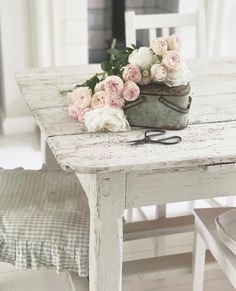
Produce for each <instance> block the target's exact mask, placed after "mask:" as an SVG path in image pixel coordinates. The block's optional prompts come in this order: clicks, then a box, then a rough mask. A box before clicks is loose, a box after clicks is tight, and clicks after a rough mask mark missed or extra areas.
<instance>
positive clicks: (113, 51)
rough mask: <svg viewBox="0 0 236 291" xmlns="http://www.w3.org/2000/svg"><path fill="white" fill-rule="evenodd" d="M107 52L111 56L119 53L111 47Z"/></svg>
mask: <svg viewBox="0 0 236 291" xmlns="http://www.w3.org/2000/svg"><path fill="white" fill-rule="evenodd" d="M107 52H108V53H109V54H110V55H112V56H116V55H117V54H119V52H120V50H118V49H115V48H111V49H109V50H108V51H107Z"/></svg>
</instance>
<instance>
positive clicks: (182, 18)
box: [125, 0, 206, 245]
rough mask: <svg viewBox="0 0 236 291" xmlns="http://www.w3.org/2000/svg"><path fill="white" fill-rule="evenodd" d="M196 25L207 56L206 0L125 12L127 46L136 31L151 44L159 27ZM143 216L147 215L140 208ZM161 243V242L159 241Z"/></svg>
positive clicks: (162, 212) (165, 31)
mask: <svg viewBox="0 0 236 291" xmlns="http://www.w3.org/2000/svg"><path fill="white" fill-rule="evenodd" d="M185 26H194V27H195V28H196V37H197V39H196V53H197V56H198V57H202V56H205V51H206V48H205V43H206V27H205V0H199V7H198V9H197V11H196V13H188V14H180V13H167V14H145V15H136V14H135V12H134V11H127V12H126V13H125V36H126V46H130V45H131V44H136V31H137V30H144V29H145V30H148V32H149V44H150V45H151V43H152V41H153V40H154V39H155V38H156V37H157V29H161V33H162V36H163V37H168V36H169V35H170V29H171V28H172V29H173V28H174V29H176V30H178V28H180V27H185ZM138 210H139V213H140V214H141V216H142V217H143V218H145V215H144V213H143V211H142V210H141V209H138ZM165 216H166V205H158V206H157V208H156V218H160V217H165ZM127 220H128V221H132V220H133V210H132V209H128V211H127ZM159 244H160V242H159ZM161 244H162V245H163V243H161Z"/></svg>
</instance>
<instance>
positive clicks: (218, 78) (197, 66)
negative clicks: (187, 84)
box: [16, 57, 236, 109]
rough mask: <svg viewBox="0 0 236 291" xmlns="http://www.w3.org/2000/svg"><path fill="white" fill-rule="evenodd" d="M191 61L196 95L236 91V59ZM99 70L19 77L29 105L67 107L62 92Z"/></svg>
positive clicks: (95, 67) (60, 69) (32, 73)
mask: <svg viewBox="0 0 236 291" xmlns="http://www.w3.org/2000/svg"><path fill="white" fill-rule="evenodd" d="M188 63H189V67H190V69H191V71H192V72H193V80H192V81H191V86H192V95H193V96H194V97H205V96H212V97H213V98H214V97H215V96H217V95H227V94H233V93H236V82H235V81H236V65H235V64H236V58H232V57H228V58H218V59H215V58H213V59H196V60H189V61H188ZM97 72H100V65H89V66H73V67H58V68H46V69H33V70H26V71H23V72H22V73H18V74H17V75H16V80H17V83H18V85H19V87H20V89H21V92H22V94H23V95H24V97H25V99H26V101H27V103H28V104H29V106H30V108H31V109H38V108H47V107H58V106H65V96H64V95H63V94H61V93H60V92H61V91H65V90H70V89H73V88H74V86H75V84H78V83H83V82H84V81H85V80H86V79H87V78H89V77H91V76H92V75H93V74H95V73H97ZM47 88H48V89H47ZM47 90H48V94H47Z"/></svg>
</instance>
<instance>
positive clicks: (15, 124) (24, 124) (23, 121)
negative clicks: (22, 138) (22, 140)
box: [2, 116, 36, 135]
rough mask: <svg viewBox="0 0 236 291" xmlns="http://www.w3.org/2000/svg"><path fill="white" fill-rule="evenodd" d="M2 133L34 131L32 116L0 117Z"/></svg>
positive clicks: (34, 124) (34, 125) (11, 133)
mask: <svg viewBox="0 0 236 291" xmlns="http://www.w3.org/2000/svg"><path fill="white" fill-rule="evenodd" d="M2 130H3V134H4V135H13V134H24V133H34V132H35V130H36V123H35V120H34V118H33V116H17V117H5V118H3V119H2Z"/></svg>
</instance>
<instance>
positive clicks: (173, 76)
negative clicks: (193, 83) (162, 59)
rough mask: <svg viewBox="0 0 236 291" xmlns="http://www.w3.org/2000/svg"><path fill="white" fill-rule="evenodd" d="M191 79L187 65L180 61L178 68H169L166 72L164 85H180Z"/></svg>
mask: <svg viewBox="0 0 236 291" xmlns="http://www.w3.org/2000/svg"><path fill="white" fill-rule="evenodd" d="M191 79H192V74H191V72H190V70H189V68H188V67H187V65H186V64H185V63H184V62H182V63H181V65H180V67H179V69H177V70H169V71H168V74H167V78H166V81H165V82H164V83H165V84H166V85H168V86H170V87H176V86H181V85H187V83H188V82H189V81H190V80H191Z"/></svg>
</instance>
